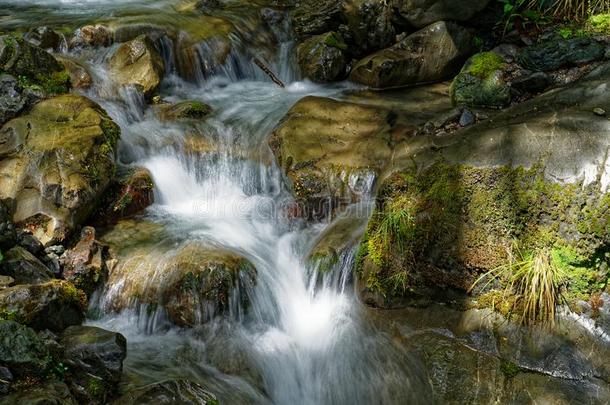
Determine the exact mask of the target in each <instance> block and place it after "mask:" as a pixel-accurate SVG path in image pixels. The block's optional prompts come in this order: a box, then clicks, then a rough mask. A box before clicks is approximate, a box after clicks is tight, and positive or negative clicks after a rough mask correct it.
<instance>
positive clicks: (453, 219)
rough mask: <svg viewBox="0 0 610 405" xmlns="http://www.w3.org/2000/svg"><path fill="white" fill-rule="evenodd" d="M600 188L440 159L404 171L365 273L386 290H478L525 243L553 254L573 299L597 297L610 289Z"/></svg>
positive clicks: (608, 208) (366, 257)
mask: <svg viewBox="0 0 610 405" xmlns="http://www.w3.org/2000/svg"><path fill="white" fill-rule="evenodd" d="M597 187H598V186H596V185H595V184H593V185H589V186H586V187H584V186H583V185H582V184H558V183H554V182H552V181H548V180H547V179H546V178H545V176H544V168H543V167H539V166H536V167H533V168H531V169H523V168H515V169H513V168H508V167H497V168H474V167H467V166H455V165H447V164H445V163H443V162H438V163H436V164H434V165H432V166H431V167H429V168H427V169H425V170H423V171H420V172H413V171H405V172H402V173H396V174H394V175H392V176H391V177H390V178H388V179H387V180H386V181H385V183H384V184H383V185H382V187H381V189H380V191H379V196H378V199H377V204H376V207H375V212H374V213H373V215H372V217H371V220H370V222H369V225H368V227H367V230H366V233H365V236H364V238H363V241H362V243H361V245H360V247H359V250H358V255H357V260H356V270H357V272H358V274H359V276H360V277H362V278H363V280H365V281H366V283H367V285H368V286H369V287H371V288H373V287H374V288H377V291H378V292H380V293H382V294H383V295H386V296H388V295H392V294H403V293H405V292H407V291H409V290H412V289H414V288H415V289H416V288H417V286H418V285H420V284H431V285H445V286H447V285H448V286H454V287H457V288H460V289H468V286H470V285H471V283H472V282H473V281H474V278H476V277H473V276H472V274H473V273H476V272H480V273H484V272H486V271H490V270H492V269H495V268H498V267H500V266H503V265H506V263H509V262H510V260H511V256H510V252H511V251H512V252H513V253H514V249H513V246H514V245H517V246H519V249H520V251H523V252H542V251H547V252H550V256H552V261H553V266H554V268H555V267H556V268H558V270H559V271H560V273H561V274H565V283H564V282H562V283H561V286H562V287H561V288H564V289H565V291H564V295H565V297H566V299H567V300H568V302H571V303H573V302H575V301H577V300H581V299H584V300H587V299H588V297H589V296H590V295H591V294H592V293H594V292H599V291H602V290H603V289H604V288H605V286H606V285H607V278H608V277H605V276H604V274H606V273H605V272H604V269H605V268H607V267H608V266H609V265H610V263H609V262H610V258H608V257H607V256H608V255H609V254H608V252H609V251H610V194H602V193H600V191H599V188H597ZM431 268H432V269H437V270H436V271H430V269H431ZM439 274H440V276H438V275H439ZM435 275H436V276H435ZM435 277H440V279H436V278H435ZM508 279H509V278H507V280H508ZM499 282H500V283H501V284H502V283H504V285H506V284H507V283H509V282H508V281H506V280H499ZM502 287H503V286H502V285H501V286H500V290H502ZM479 293H481V292H479ZM482 293H486V291H482ZM486 298H489V299H490V300H491V301H490V300H487V301H490V302H488V303H487V304H489V305H487V306H495V307H498V305H497V304H495V303H493V302H492V301H493V298H498V297H491V296H490V297H486ZM516 304H518V303H515V305H516ZM482 305H483V306H486V304H485V303H484V304H482ZM502 311H503V312H505V313H508V312H510V311H511V308H503V309H502Z"/></svg>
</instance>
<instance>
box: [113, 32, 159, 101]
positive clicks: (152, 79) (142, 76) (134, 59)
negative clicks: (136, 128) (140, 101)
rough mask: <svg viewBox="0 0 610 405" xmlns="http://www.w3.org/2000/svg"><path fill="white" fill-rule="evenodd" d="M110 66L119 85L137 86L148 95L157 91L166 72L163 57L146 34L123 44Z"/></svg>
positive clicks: (115, 53)
mask: <svg viewBox="0 0 610 405" xmlns="http://www.w3.org/2000/svg"><path fill="white" fill-rule="evenodd" d="M108 66H109V69H110V72H111V74H112V78H113V80H114V81H115V82H116V84H117V85H118V86H121V87H122V86H137V88H139V89H140V90H141V91H142V93H143V94H144V95H145V96H146V97H152V96H153V94H154V93H155V92H156V91H157V89H158V87H159V84H160V83H161V80H162V79H163V75H164V73H165V67H164V64H163V59H162V58H161V56H160V55H159V53H158V52H157V50H156V49H155V46H154V44H153V43H152V41H151V40H150V39H149V38H148V37H146V36H144V35H141V36H139V37H137V38H136V39H134V40H132V41H129V42H125V43H123V44H121V45H120V46H119V47H118V48H117V50H116V51H115V52H114V54H113V55H112V56H111V57H110V60H109V62H108Z"/></svg>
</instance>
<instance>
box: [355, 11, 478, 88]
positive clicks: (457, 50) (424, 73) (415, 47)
mask: <svg viewBox="0 0 610 405" xmlns="http://www.w3.org/2000/svg"><path fill="white" fill-rule="evenodd" d="M472 50H473V45H472V33H471V32H470V31H468V30H467V29H465V28H463V27H460V26H459V25H457V24H455V23H453V22H438V23H434V24H432V25H430V26H428V27H426V28H424V29H422V30H420V31H417V32H416V33H414V34H411V35H409V36H407V37H406V38H405V39H404V40H402V41H401V42H399V43H397V44H396V45H394V46H392V47H390V48H387V49H384V50H381V51H379V52H376V53H374V54H372V55H369V56H367V57H366V58H364V59H362V60H360V61H358V62H357V63H356V64H355V65H354V68H353V69H352V72H351V74H350V79H351V80H352V81H354V82H357V83H362V84H365V85H367V86H371V87H374V88H387V87H397V86H411V85H416V84H422V83H430V82H436V81H441V80H445V79H448V78H450V77H451V76H453V75H454V74H455V72H456V71H457V70H459V68H460V66H462V63H463V62H464V61H465V60H466V58H467V57H468V56H469V54H470V53H471V52H472Z"/></svg>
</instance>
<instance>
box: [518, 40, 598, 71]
mask: <svg viewBox="0 0 610 405" xmlns="http://www.w3.org/2000/svg"><path fill="white" fill-rule="evenodd" d="M605 50H606V48H605V46H604V45H603V44H602V43H601V42H599V41H597V40H596V39H594V38H589V37H581V38H571V39H563V38H555V39H552V40H549V41H545V42H541V43H539V44H535V45H532V46H528V47H527V48H525V49H524V50H523V51H522V52H521V54H520V55H519V56H518V60H519V63H520V64H521V65H523V66H524V67H525V68H527V69H530V70H533V71H542V72H546V71H550V70H556V69H559V68H562V67H566V66H578V65H583V64H586V63H591V62H595V61H599V60H602V59H603V58H604V54H605Z"/></svg>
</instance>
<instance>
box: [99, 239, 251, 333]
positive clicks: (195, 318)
mask: <svg viewBox="0 0 610 405" xmlns="http://www.w3.org/2000/svg"><path fill="white" fill-rule="evenodd" d="M255 282H256V271H255V269H254V267H253V266H252V265H251V264H250V263H249V262H248V261H247V260H246V259H244V258H242V257H240V256H238V255H236V254H234V253H231V252H227V251H223V250H218V249H214V248H211V247H207V246H204V245H201V244H198V243H189V244H187V245H184V246H182V247H181V248H179V249H177V250H175V251H171V252H162V251H159V249H158V248H155V249H152V250H151V249H150V248H140V249H139V250H137V251H131V252H130V253H129V255H128V256H127V257H125V258H122V259H121V258H120V259H119V263H118V264H117V266H116V267H115V269H114V270H113V271H112V273H111V275H110V279H109V282H108V284H109V285H117V284H116V283H120V285H122V288H121V289H116V290H115V291H113V293H112V294H111V295H110V297H109V300H108V306H109V308H108V309H110V310H117V311H119V310H122V309H125V308H130V307H131V308H133V307H135V308H141V306H142V305H147V306H148V310H149V312H150V313H154V312H155V311H157V310H161V311H162V312H163V313H164V314H166V316H167V319H168V320H169V321H170V322H172V323H173V324H175V325H179V326H184V327H191V326H195V325H201V324H204V323H206V322H208V321H209V320H211V319H212V318H214V317H215V316H218V315H227V314H228V313H229V309H230V308H231V306H232V305H238V306H239V307H240V309H241V310H245V309H247V306H248V303H249V297H248V294H249V293H248V292H249V290H250V289H251V288H252V286H253V285H254V283H255ZM234 309H235V308H234Z"/></svg>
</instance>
